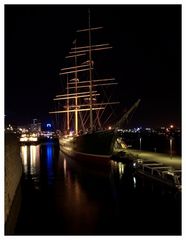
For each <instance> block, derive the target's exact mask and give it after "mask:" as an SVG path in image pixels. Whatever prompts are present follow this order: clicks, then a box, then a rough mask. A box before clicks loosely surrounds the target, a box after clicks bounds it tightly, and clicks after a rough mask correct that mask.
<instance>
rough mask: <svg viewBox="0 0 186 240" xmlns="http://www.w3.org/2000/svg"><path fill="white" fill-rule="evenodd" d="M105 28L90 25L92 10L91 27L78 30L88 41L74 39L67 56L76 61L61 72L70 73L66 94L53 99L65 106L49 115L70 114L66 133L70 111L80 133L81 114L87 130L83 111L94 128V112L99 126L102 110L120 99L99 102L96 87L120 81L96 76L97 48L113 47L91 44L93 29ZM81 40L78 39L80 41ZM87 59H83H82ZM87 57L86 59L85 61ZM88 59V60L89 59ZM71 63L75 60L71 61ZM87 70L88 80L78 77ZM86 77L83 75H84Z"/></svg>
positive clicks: (99, 49)
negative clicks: (94, 67) (94, 54)
mask: <svg viewBox="0 0 186 240" xmlns="http://www.w3.org/2000/svg"><path fill="white" fill-rule="evenodd" d="M100 29H102V27H91V19H90V9H89V17H88V28H86V29H80V30H77V31H76V32H77V33H78V34H79V33H84V34H87V35H88V36H87V37H88V44H87V45H80V46H77V41H76V40H75V41H74V42H73V47H72V48H71V50H70V52H69V55H68V56H66V59H67V60H68V59H69V60H71V59H72V60H73V66H71V67H65V68H62V69H61V72H60V73H59V75H62V77H63V76H64V75H66V76H67V87H66V94H60V95H56V97H55V98H54V99H53V100H54V101H64V100H65V101H66V106H63V108H64V109H61V110H60V111H52V112H49V113H50V114H55V113H66V114H67V132H69V130H70V113H73V114H74V133H75V135H78V132H79V129H78V127H79V126H78V117H80V119H81V124H82V129H83V131H84V132H85V126H84V124H83V121H82V115H81V112H82V114H83V113H84V117H86V119H85V122H87V120H88V118H87V116H86V114H85V113H86V112H89V115H88V117H89V129H90V131H91V132H92V131H93V124H94V123H93V111H96V118H95V120H97V121H98V126H99V127H100V126H101V124H100V122H99V111H100V110H102V113H103V111H104V110H105V108H106V106H107V105H113V104H118V103H119V102H104V100H103V102H102V103H98V102H97V101H95V100H96V98H97V96H99V95H100V94H99V93H98V92H97V91H96V90H95V87H104V86H111V85H115V84H117V82H114V81H115V79H114V78H105V79H93V75H92V70H93V60H92V54H93V52H95V51H102V50H107V49H111V48H112V47H111V46H110V44H109V43H103V44H92V31H97V30H100ZM78 43H79V41H78ZM83 59H84V61H83ZM85 59H86V60H85ZM87 59H88V60H87ZM71 63H72V62H71ZM86 72H87V73H88V79H85V78H84V79H82V78H80V79H81V80H80V79H79V78H78V77H79V75H81V74H84V73H86ZM72 76H73V78H72ZM81 76H83V75H81Z"/></svg>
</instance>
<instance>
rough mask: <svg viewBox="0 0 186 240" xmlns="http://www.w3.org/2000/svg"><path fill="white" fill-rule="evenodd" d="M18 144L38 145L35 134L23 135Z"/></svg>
mask: <svg viewBox="0 0 186 240" xmlns="http://www.w3.org/2000/svg"><path fill="white" fill-rule="evenodd" d="M19 142H20V144H24V145H27V144H38V143H39V138H38V135H37V134H36V133H23V134H21V136H20V138H19Z"/></svg>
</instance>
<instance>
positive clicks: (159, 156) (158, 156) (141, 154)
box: [126, 149, 182, 170]
mask: <svg viewBox="0 0 186 240" xmlns="http://www.w3.org/2000/svg"><path fill="white" fill-rule="evenodd" d="M126 157H127V158H129V159H132V160H135V159H142V160H146V161H155V162H157V163H162V164H164V165H166V166H171V167H173V168H174V169H175V170H180V169H181V164H182V161H181V156H171V155H168V154H164V153H157V152H149V151H141V150H136V149H127V150H126Z"/></svg>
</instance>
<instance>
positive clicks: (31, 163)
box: [20, 145, 40, 176]
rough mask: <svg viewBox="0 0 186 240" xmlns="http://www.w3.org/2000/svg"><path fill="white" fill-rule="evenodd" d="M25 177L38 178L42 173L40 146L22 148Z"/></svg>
mask: <svg viewBox="0 0 186 240" xmlns="http://www.w3.org/2000/svg"><path fill="white" fill-rule="evenodd" d="M20 152H21V158H22V164H23V170H24V174H25V176H27V175H32V176H36V175H38V173H39V172H40V154H39V145H36V146H35V145H30V146H26V145H25V146H21V149H20Z"/></svg>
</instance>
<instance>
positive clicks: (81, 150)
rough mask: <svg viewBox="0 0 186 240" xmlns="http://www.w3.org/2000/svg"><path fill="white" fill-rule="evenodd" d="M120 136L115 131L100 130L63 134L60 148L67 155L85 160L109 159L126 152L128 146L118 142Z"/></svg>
mask: <svg viewBox="0 0 186 240" xmlns="http://www.w3.org/2000/svg"><path fill="white" fill-rule="evenodd" d="M119 138H120V136H118V134H115V132H114V131H102V132H101V131H100V132H95V133H91V134H85V135H82V136H78V137H72V136H63V137H61V138H60V139H59V145H60V150H61V151H62V152H63V153H65V154H66V155H68V156H70V157H73V158H76V159H79V160H85V161H98V162H101V161H109V160H111V159H112V158H114V157H116V156H118V154H120V153H121V152H122V153H124V152H125V150H126V146H123V145H122V146H121V145H119V144H118V139H119Z"/></svg>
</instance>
